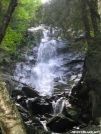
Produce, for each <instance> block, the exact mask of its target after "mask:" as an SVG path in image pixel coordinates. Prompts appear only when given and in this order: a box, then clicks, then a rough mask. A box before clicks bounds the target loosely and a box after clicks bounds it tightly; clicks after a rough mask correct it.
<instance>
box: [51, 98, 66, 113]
mask: <svg viewBox="0 0 101 134" xmlns="http://www.w3.org/2000/svg"><path fill="white" fill-rule="evenodd" d="M52 106H53V114H54V115H56V114H59V113H62V111H63V108H64V106H65V97H61V98H59V99H58V100H57V101H56V102H55V101H53V102H52Z"/></svg>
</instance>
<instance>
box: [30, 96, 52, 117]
mask: <svg viewBox="0 0 101 134" xmlns="http://www.w3.org/2000/svg"><path fill="white" fill-rule="evenodd" d="M28 105H29V107H30V109H31V110H32V113H33V114H34V115H36V114H41V115H43V114H45V113H51V112H52V110H53V109H52V104H51V102H49V100H48V101H47V99H46V100H45V99H43V98H40V97H38V98H37V97H36V98H34V99H30V100H29V101H28Z"/></svg>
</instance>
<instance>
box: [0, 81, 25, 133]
mask: <svg viewBox="0 0 101 134" xmlns="http://www.w3.org/2000/svg"><path fill="white" fill-rule="evenodd" d="M0 126H1V129H2V133H3V134H26V131H25V128H24V126H23V122H22V119H21V116H20V114H19V112H18V110H17V108H16V106H15V105H14V103H13V101H12V100H11V98H10V96H9V93H8V91H7V89H6V84H5V82H2V80H1V79H0Z"/></svg>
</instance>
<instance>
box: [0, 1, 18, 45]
mask: <svg viewBox="0 0 101 134" xmlns="http://www.w3.org/2000/svg"><path fill="white" fill-rule="evenodd" d="M16 6H17V0H11V2H10V4H9V7H8V10H7V13H6V15H5V16H4V18H3V20H2V25H1V27H0V44H1V42H2V40H3V38H4V36H5V33H6V29H7V27H8V24H9V22H10V19H11V16H12V14H13V12H14V10H15V7H16Z"/></svg>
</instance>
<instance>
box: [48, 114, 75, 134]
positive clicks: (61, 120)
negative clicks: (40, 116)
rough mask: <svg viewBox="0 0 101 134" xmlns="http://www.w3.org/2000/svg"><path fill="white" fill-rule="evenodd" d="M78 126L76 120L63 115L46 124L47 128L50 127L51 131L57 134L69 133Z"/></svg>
mask: <svg viewBox="0 0 101 134" xmlns="http://www.w3.org/2000/svg"><path fill="white" fill-rule="evenodd" d="M76 125H77V123H76V122H75V121H74V120H72V119H70V118H67V117H65V116H64V115H62V114H60V115H57V116H55V117H53V118H51V119H50V120H49V121H48V123H47V124H46V126H47V127H49V129H50V130H51V131H53V132H56V133H62V132H65V131H68V130H70V129H72V128H73V127H74V126H76Z"/></svg>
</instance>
